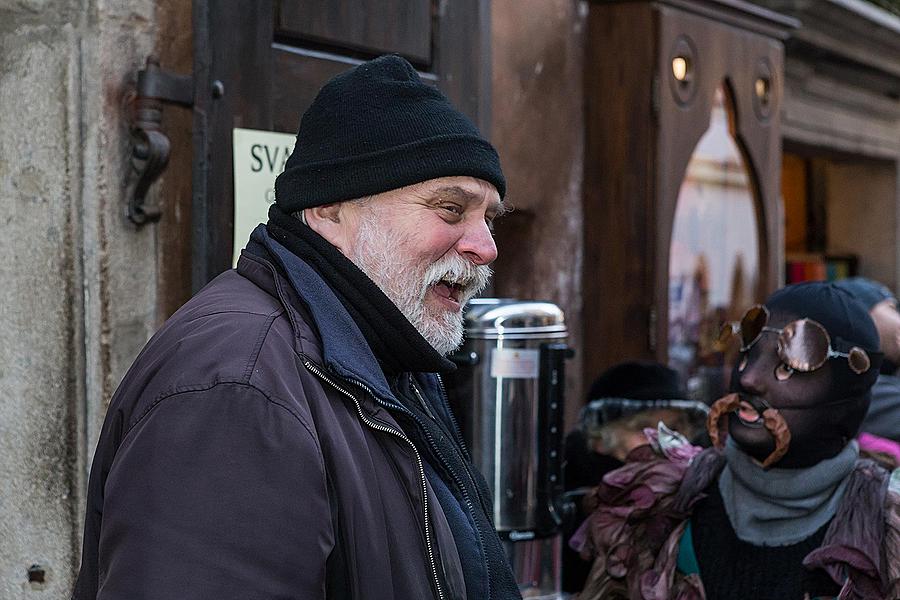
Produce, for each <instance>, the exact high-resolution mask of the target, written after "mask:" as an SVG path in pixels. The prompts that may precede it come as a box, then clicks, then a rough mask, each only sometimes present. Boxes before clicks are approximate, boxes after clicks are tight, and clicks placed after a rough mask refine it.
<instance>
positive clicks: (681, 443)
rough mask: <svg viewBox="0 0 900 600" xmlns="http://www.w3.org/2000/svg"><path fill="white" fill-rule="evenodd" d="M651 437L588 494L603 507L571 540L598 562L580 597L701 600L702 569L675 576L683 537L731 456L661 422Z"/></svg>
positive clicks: (584, 598)
mask: <svg viewBox="0 0 900 600" xmlns="http://www.w3.org/2000/svg"><path fill="white" fill-rule="evenodd" d="M645 433H647V435H648V438H649V439H650V444H649V445H647V446H641V447H640V448H637V449H636V450H634V451H633V452H632V453H631V454H630V455H629V457H628V462H627V463H626V465H625V466H623V467H621V468H619V469H616V470H615V471H612V472H610V473H607V474H606V475H605V476H604V477H603V482H602V483H601V484H600V485H599V486H598V487H597V488H595V490H593V492H592V496H591V498H590V499H589V502H593V503H594V504H595V505H596V509H595V510H594V512H593V513H592V514H591V516H590V517H588V519H587V520H586V521H585V522H584V523H583V524H582V526H581V528H580V529H579V530H578V531H577V532H576V533H575V535H574V536H573V537H572V540H571V541H570V545H571V546H572V547H573V548H574V549H575V550H577V551H578V552H580V553H581V555H582V556H583V557H584V558H585V559H588V560H590V559H593V561H594V564H593V566H592V568H591V573H590V575H589V576H588V580H587V583H586V586H585V589H584V591H583V592H582V593H581V594H580V595H579V599H580V600H594V599H599V598H603V599H609V598H629V599H633V600H666V599H677V600H701V599H702V598H704V594H703V586H702V585H701V584H700V581H699V579H698V578H697V577H696V576H688V577H683V576H680V574H679V575H678V576H676V572H675V565H676V563H677V555H678V545H679V541H680V539H681V535H682V534H683V532H684V528H685V526H686V524H687V517H688V516H689V514H690V509H691V508H692V507H693V505H694V504H695V503H696V502H697V501H698V500H700V499H701V498H703V496H704V495H703V490H704V489H705V488H706V487H707V486H708V485H709V484H710V483H711V482H712V481H713V479H715V477H716V476H717V475H718V473H719V472H720V471H721V469H722V466H723V464H724V458H723V457H722V455H721V454H720V453H719V452H718V451H717V450H715V449H712V448H710V449H707V450H702V449H701V448H699V447H696V446H691V445H690V444H689V443H688V442H687V440H685V439H684V438H683V437H681V436H680V435H678V434H677V433H675V432H672V431H670V430H668V429H666V428H665V426H661V427H660V429H658V430H657V431H653V430H649V431H647V430H645Z"/></svg>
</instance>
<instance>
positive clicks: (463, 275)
mask: <svg viewBox="0 0 900 600" xmlns="http://www.w3.org/2000/svg"><path fill="white" fill-rule="evenodd" d="M492 274H493V271H491V268H490V267H489V266H487V265H476V264H474V263H472V262H471V261H468V260H466V259H464V258H463V257H461V256H459V255H458V254H454V255H449V256H446V257H444V258H442V259H440V260H439V261H437V262H436V263H434V264H432V265H431V266H429V267H428V269H426V271H425V281H424V286H423V290H422V297H423V298H424V297H425V292H426V291H427V290H428V288H430V287H431V286H433V285H435V284H437V283H438V282H440V281H442V280H444V281H449V282H451V283H455V284H457V285H458V286H460V297H459V300H460V304H465V303H466V302H468V301H469V300H471V299H472V298H473V297H474V296H475V295H477V294H478V293H479V292H480V291H481V290H483V289H484V288H485V286H487V284H488V281H490V279H491V275H492Z"/></svg>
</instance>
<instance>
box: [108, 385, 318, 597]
mask: <svg viewBox="0 0 900 600" xmlns="http://www.w3.org/2000/svg"><path fill="white" fill-rule="evenodd" d="M332 546H333V532H332V527H331V517H330V510H329V502H328V496H327V486H326V479H325V473H324V467H323V462H322V456H321V452H320V450H319V447H318V443H317V440H316V437H315V435H314V432H313V430H312V429H311V427H310V426H309V424H308V423H304V422H303V421H302V420H301V418H300V417H299V416H298V415H297V414H296V413H295V412H293V411H291V410H289V409H287V408H286V407H285V406H283V405H281V404H279V403H278V401H277V400H273V399H270V398H267V397H266V396H265V395H264V394H262V393H261V392H260V391H259V390H257V389H255V388H253V387H250V386H247V385H240V384H222V383H220V384H217V385H215V386H213V387H212V388H210V389H206V390H197V391H189V392H182V393H180V394H176V395H173V396H170V397H168V398H165V399H164V400H162V401H160V402H159V403H158V404H157V405H155V407H154V408H152V409H151V410H149V411H148V413H147V414H146V415H145V416H144V417H143V418H141V419H140V420H139V421H138V423H137V424H136V425H134V426H133V428H132V429H131V430H130V431H128V432H127V434H126V435H125V437H124V439H123V441H122V444H121V446H120V447H119V450H118V452H117V453H116V457H115V460H114V461H113V463H112V466H111V468H110V472H109V475H108V478H107V480H106V485H105V488H104V500H103V526H102V529H101V535H100V549H99V551H100V561H99V571H100V573H99V575H100V582H99V583H100V588H99V593H98V595H97V598H98V600H125V599H128V600H142V599H149V598H154V599H155V598H179V599H182V598H183V599H194V598H215V599H222V600H227V599H232V598H233V599H235V600H237V599H241V600H244V599H248V598H279V599H287V598H291V599H307V598H323V597H324V595H325V592H324V582H325V562H326V559H327V557H328V554H329V552H330V551H331V548H332Z"/></svg>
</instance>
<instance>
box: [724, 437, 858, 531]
mask: <svg viewBox="0 0 900 600" xmlns="http://www.w3.org/2000/svg"><path fill="white" fill-rule="evenodd" d="M857 458H859V444H857V443H856V441H855V440H854V441H852V442H850V443H849V444H847V446H846V447H844V449H843V450H842V451H841V452H840V453H839V454H838V455H837V456H835V457H833V458H829V459H826V460H823V461H821V462H819V463H817V464H815V465H813V466H812V467H807V468H805V469H769V470H765V469H763V468H762V467H761V466H760V465H759V464H758V463H757V462H756V461H754V460H753V459H752V458H750V457H749V456H747V455H746V454H744V453H743V452H741V450H740V449H739V448H738V446H737V444H735V443H734V442H733V441H732V440H731V439H730V438H729V439H728V440H727V443H726V445H725V460H726V465H725V468H724V470H723V471H722V474H721V476H720V477H719V491H720V492H721V494H722V500H723V501H724V503H725V512H727V513H728V520H729V521H731V526H732V527H733V528H734V532H735V533H736V534H737V536H738V538H740V539H742V540H744V541H745V542H748V543H751V544H754V545H756V546H786V545H789V544H795V543H797V542H799V541H801V540H804V539H806V538H807V537H809V536H811V535H812V534H813V533H815V532H816V531H818V530H819V528H820V527H822V526H823V525H825V523H827V522H828V521H829V520H830V519H831V518H832V517H833V516H834V513H835V511H837V507H838V505H839V504H840V501H841V498H843V496H844V489H845V488H846V487H847V477H848V475H849V474H850V472H851V471H852V470H853V467H854V465H855V464H856V460H857Z"/></svg>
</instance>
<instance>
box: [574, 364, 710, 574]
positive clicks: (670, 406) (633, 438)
mask: <svg viewBox="0 0 900 600" xmlns="http://www.w3.org/2000/svg"><path fill="white" fill-rule="evenodd" d="M708 412H709V407H708V406H706V405H705V404H703V403H701V402H696V401H692V400H688V399H687V393H686V391H685V389H684V386H683V384H682V382H681V379H680V377H679V375H678V373H677V372H676V371H675V370H674V369H671V368H669V367H667V366H665V365H662V364H660V363H656V362H640V361H633V362H623V363H620V364H618V365H615V366H613V367H611V368H609V369H608V370H606V371H604V372H603V373H602V374H601V375H600V376H599V377H598V378H597V379H596V380H594V382H593V384H592V385H591V388H590V390H589V391H588V394H587V402H586V405H585V407H584V408H583V409H582V411H581V417H580V419H579V424H578V427H577V428H576V429H575V430H573V431H571V432H570V433H569V434H568V435H567V436H566V444H565V459H566V460H565V465H564V477H565V489H566V490H567V492H568V493H569V496H570V497H571V498H572V499H573V500H574V501H575V505H576V516H575V520H574V523H573V524H572V527H571V529H570V530H569V531H567V532H566V544H565V546H564V550H563V581H562V588H563V591H565V592H578V591H580V590H581V589H582V587H583V586H584V582H585V579H586V578H587V575H588V572H589V571H590V566H591V563H589V562H587V561H585V560H583V559H582V558H581V557H580V556H578V553H577V552H575V551H574V550H572V549H571V548H569V546H568V537H569V536H570V535H571V534H572V532H573V531H575V529H577V528H578V526H579V525H580V524H581V523H582V521H584V519H585V518H586V517H587V515H588V514H589V512H590V510H589V507H585V506H583V504H582V499H583V498H584V496H585V494H586V493H587V492H588V491H589V490H590V489H591V488H593V487H594V486H596V485H598V484H599V483H600V480H601V479H602V477H603V475H605V474H606V473H608V472H609V471H612V470H613V469H617V468H618V467H620V466H622V465H623V464H624V463H625V459H626V457H627V456H628V454H629V453H630V452H631V451H632V450H634V449H635V448H637V447H639V446H643V445H645V444H647V443H648V442H647V438H646V436H645V435H644V433H643V430H644V428H647V427H649V428H652V429H656V427H657V424H658V423H659V422H660V421H662V422H663V423H665V424H666V426H667V427H668V428H670V429H673V430H675V431H677V432H679V433H681V434H682V435H684V436H685V437H686V438H687V439H689V440H692V441H693V442H694V443H698V444H700V445H707V442H708V437H707V436H706V434H705V423H706V415H707V413H708Z"/></svg>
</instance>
